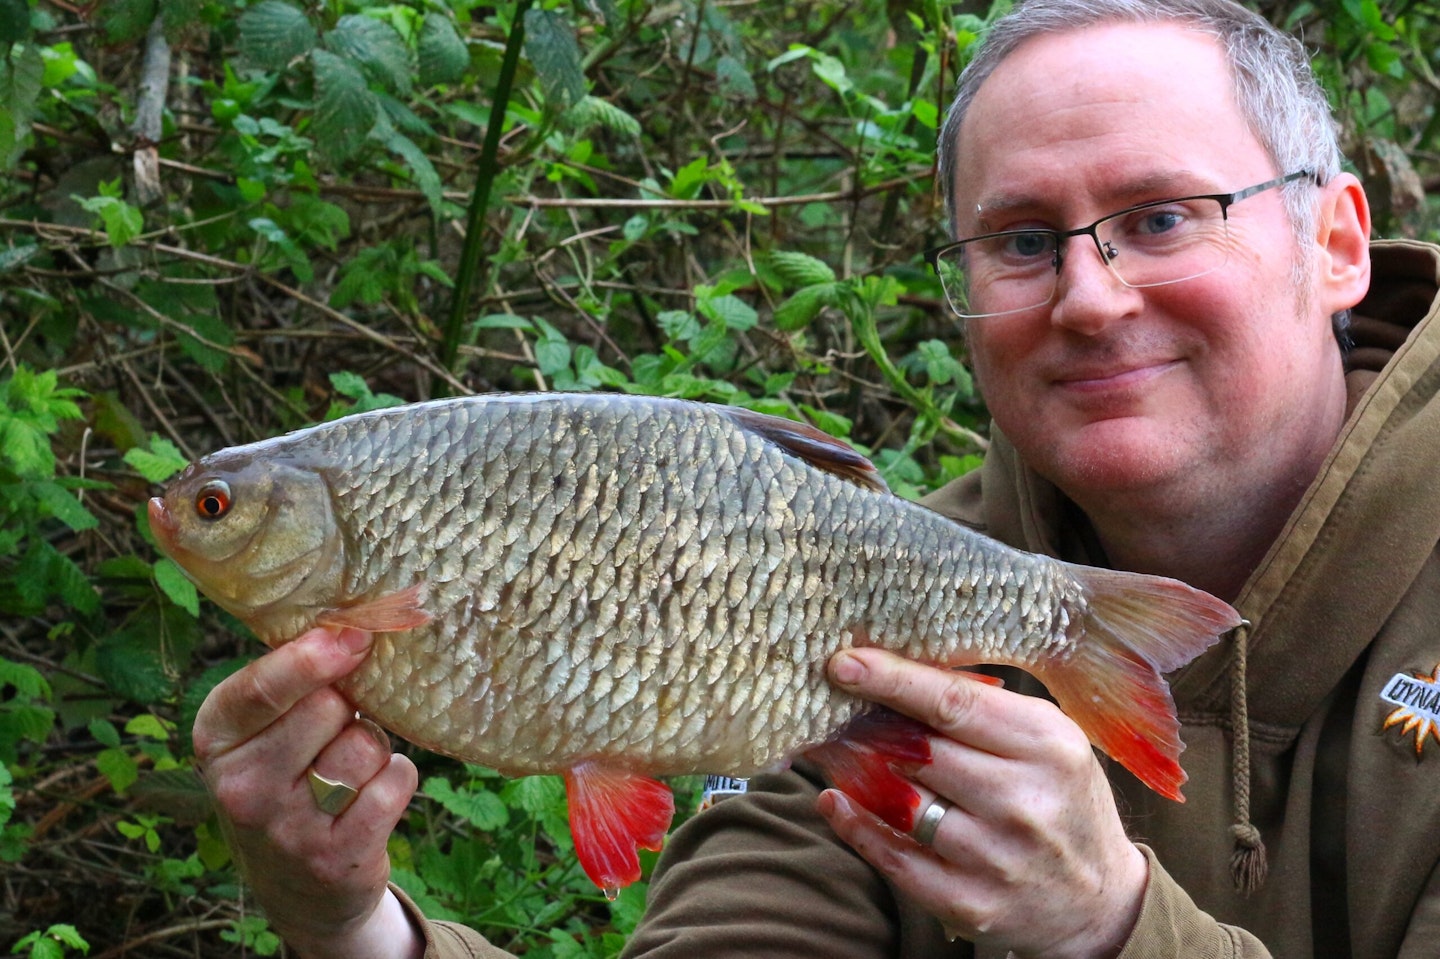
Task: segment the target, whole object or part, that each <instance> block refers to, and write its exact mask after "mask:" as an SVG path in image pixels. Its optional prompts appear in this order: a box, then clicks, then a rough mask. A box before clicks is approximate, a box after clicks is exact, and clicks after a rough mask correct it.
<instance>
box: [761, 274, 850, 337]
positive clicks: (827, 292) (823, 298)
mask: <svg viewBox="0 0 1440 959" xmlns="http://www.w3.org/2000/svg"><path fill="white" fill-rule="evenodd" d="M835 295H836V289H835V284H833V283H824V284H821V285H819V286H807V287H803V288H801V289H800V290H797V291H796V293H795V295H794V296H792V297H790V299H788V300H786V301H785V302H784V303H781V304H780V305H779V306H777V307H776V308H775V316H774V321H775V328H776V329H777V330H780V331H781V332H784V333H793V332H794V331H796V330H800V329H804V328H805V327H806V326H809V325H810V321H811V320H813V319H815V317H816V316H818V315H819V313H820V311H821V310H822V309H824V308H825V307H826V306H829V305H830V304H831V303H832V302H833V301H834V299H835Z"/></svg>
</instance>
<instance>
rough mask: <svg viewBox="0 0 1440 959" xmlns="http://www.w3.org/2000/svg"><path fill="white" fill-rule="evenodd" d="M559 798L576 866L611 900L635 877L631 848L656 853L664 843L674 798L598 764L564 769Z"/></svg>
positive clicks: (659, 786)
mask: <svg viewBox="0 0 1440 959" xmlns="http://www.w3.org/2000/svg"><path fill="white" fill-rule="evenodd" d="M565 794H566V798H567V799H568V800H569V803H570V833H571V835H572V836H574V838H575V854H576V855H577V856H578V857H579V859H580V866H581V867H582V868H583V869H584V870H585V875H587V876H589V877H590V880H591V881H592V882H593V883H595V885H597V886H599V887H600V888H601V889H603V890H605V894H606V895H607V896H611V897H612V898H613V896H614V893H615V890H617V889H619V888H620V887H621V886H628V885H630V884H631V883H632V882H634V881H635V880H637V879H639V878H640V856H639V855H638V854H637V853H636V849H637V848H639V849H649V850H651V851H656V850H659V848H660V847H661V846H662V845H663V844H664V842H665V832H666V830H668V829H669V828H670V820H671V819H672V818H673V817H674V815H675V797H674V796H673V795H672V794H671V792H670V789H669V787H667V786H666V785H665V784H664V783H661V782H656V781H655V780H653V779H650V778H648V777H646V776H642V775H640V774H639V773H634V772H631V771H630V770H628V769H622V768H620V767H617V766H608V765H606V764H604V763H601V762H583V763H580V764H578V765H576V766H573V767H571V768H570V769H567V770H565Z"/></svg>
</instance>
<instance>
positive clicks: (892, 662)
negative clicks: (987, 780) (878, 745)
mask: <svg viewBox="0 0 1440 959" xmlns="http://www.w3.org/2000/svg"><path fill="white" fill-rule="evenodd" d="M829 669H830V679H831V681H832V682H834V683H835V684H836V685H837V686H839V687H840V688H842V689H844V690H845V691H847V692H850V693H854V694H855V695H857V696H860V697H862V698H864V699H868V700H870V701H871V702H875V703H879V704H881V705H883V706H889V707H890V708H891V709H893V710H895V711H896V712H899V713H904V714H905V715H907V716H909V717H911V718H913V719H918V720H920V721H921V722H922V723H925V724H926V725H928V726H930V727H931V728H933V729H935V730H936V731H937V732H940V733H943V734H944V735H946V736H949V737H951V738H953V739H956V740H958V741H960V742H963V743H966V744H967V745H970V746H974V747H976V748H979V749H984V750H989V751H995V752H1003V751H1008V750H1006V744H1007V743H1010V742H1011V741H1012V740H1013V738H1014V734H1015V730H1016V729H1017V728H1024V725H1023V720H1021V718H1020V717H1019V716H1017V715H1016V714H1015V711H1016V710H1017V709H1018V710H1021V711H1025V710H1028V709H1030V708H1032V705H1031V704H1035V705H1040V706H1048V704H1046V703H1044V701H1043V700H1029V699H1028V697H1023V696H1019V695H1017V694H1015V693H1011V692H1007V691H1005V690H1004V689H1000V688H998V687H995V686H992V685H991V684H989V683H988V682H985V681H984V680H981V679H977V678H975V677H973V676H971V675H970V674H968V673H964V672H955V671H952V670H945V669H938V668H936V667H934V666H926V665H923V664H921V663H916V662H913V661H911V660H908V659H903V658H901V657H899V656H896V655H895V654H894V653H891V652H887V651H886V650H883V649H849V650H843V651H841V652H839V653H836V654H835V655H834V656H833V657H831V659H830V666H829Z"/></svg>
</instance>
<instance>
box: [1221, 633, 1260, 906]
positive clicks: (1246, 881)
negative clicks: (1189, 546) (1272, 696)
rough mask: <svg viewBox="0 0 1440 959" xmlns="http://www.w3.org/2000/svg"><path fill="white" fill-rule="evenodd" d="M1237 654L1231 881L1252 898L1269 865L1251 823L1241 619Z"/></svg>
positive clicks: (1246, 637)
mask: <svg viewBox="0 0 1440 959" xmlns="http://www.w3.org/2000/svg"><path fill="white" fill-rule="evenodd" d="M1234 635H1235V655H1234V658H1233V659H1232V660H1231V668H1230V735H1231V739H1232V748H1233V750H1234V763H1233V766H1232V770H1233V776H1234V791H1235V824H1234V825H1233V826H1231V827H1230V836H1231V838H1233V839H1234V840H1235V848H1234V849H1233V850H1232V852H1231V853H1230V878H1231V879H1232V880H1233V881H1234V883H1235V891H1236V892H1238V893H1240V895H1242V896H1249V895H1250V894H1251V893H1253V892H1255V891H1256V890H1257V889H1259V888H1260V887H1261V886H1262V885H1263V884H1264V882H1265V873H1266V872H1267V871H1268V869H1269V863H1268V862H1267V861H1266V858H1265V843H1264V842H1263V841H1262V840H1261V838H1260V830H1259V829H1257V828H1255V824H1254V823H1252V822H1251V821H1250V701H1249V695H1248V690H1247V685H1246V684H1247V680H1246V675H1245V671H1246V660H1247V658H1248V656H1249V653H1250V623H1249V621H1247V620H1241V622H1240V625H1239V626H1237V627H1235V633H1234Z"/></svg>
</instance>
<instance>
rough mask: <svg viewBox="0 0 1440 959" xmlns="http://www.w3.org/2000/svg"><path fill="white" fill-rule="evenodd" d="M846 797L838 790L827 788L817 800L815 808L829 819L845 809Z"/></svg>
mask: <svg viewBox="0 0 1440 959" xmlns="http://www.w3.org/2000/svg"><path fill="white" fill-rule="evenodd" d="M844 803H845V797H844V796H843V795H841V794H840V793H839V792H838V791H837V790H834V789H826V790H824V791H822V792H821V793H820V796H819V798H818V799H816V800H815V810H816V811H817V812H818V813H820V815H822V816H824V817H826V818H827V819H828V818H830V817H831V816H833V815H835V814H836V813H838V812H840V811H841V810H842V809H844V808H845V807H844Z"/></svg>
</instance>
